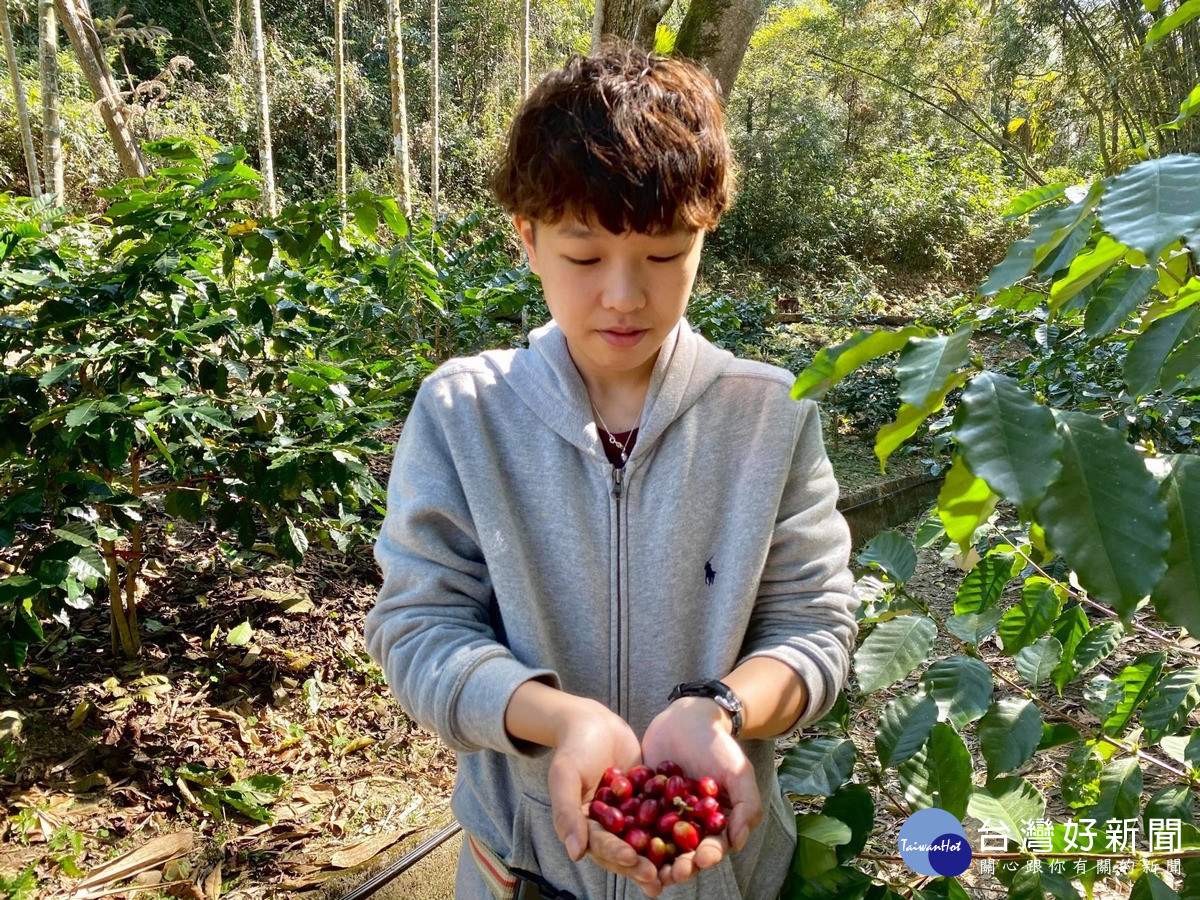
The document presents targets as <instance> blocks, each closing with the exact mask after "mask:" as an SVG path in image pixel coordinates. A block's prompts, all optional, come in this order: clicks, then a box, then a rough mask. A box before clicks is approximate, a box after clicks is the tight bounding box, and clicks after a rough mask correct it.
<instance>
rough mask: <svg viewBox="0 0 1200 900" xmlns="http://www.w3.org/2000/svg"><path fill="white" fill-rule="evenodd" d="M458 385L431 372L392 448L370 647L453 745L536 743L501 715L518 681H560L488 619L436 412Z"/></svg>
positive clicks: (474, 549) (482, 567) (406, 699)
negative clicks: (528, 660) (503, 639)
mask: <svg viewBox="0 0 1200 900" xmlns="http://www.w3.org/2000/svg"><path fill="white" fill-rule="evenodd" d="M451 391H452V384H451V380H450V379H445V378H442V379H437V378H435V377H434V376H431V377H429V378H427V379H426V381H425V383H424V384H422V386H421V389H420V391H418V393H417V398H416V401H415V402H414V404H413V408H412V411H411V413H409V416H408V419H407V420H406V422H405V425H404V431H403V433H402V434H401V437H400V441H399V443H398V444H397V446H396V454H395V457H394V460H393V463H392V472H391V476H390V478H389V481H388V501H387V514H386V516H385V517H384V520H383V526H382V528H381V530H380V534H379V540H378V541H377V542H376V544H375V559H376V561H377V562H378V563H379V567H380V569H381V570H382V572H383V586H382V587H381V588H380V591H379V597H378V599H377V601H376V604H375V607H374V609H372V610H371V612H370V613H369V614H368V615H367V618H366V623H365V626H364V631H365V636H366V643H367V651H368V652H369V653H370V655H371V658H372V659H374V660H375V661H376V662H377V663H378V664H379V665H380V666H382V668H383V671H384V674H385V676H386V678H387V682H388V685H389V686H390V687H391V689H392V693H393V694H395V696H396V698H397V700H399V702H400V705H401V707H402V708H403V709H404V710H405V712H406V713H408V714H409V715H410V716H411V717H412V718H413V719H414V720H415V721H416V722H417V723H418V724H420V725H421V726H422V727H425V728H428V729H431V730H433V731H434V732H436V733H437V734H438V736H439V737H441V738H442V740H443V741H444V742H445V743H446V744H447V746H449V747H450V748H451V749H453V750H454V751H456V752H458V753H470V752H474V751H477V750H483V749H491V750H497V751H499V752H502V753H513V754H528V753H536V752H539V751H541V750H544V748H535V747H534V746H533V745H528V744H525V743H524V742H521V744H520V745H519V746H518V745H516V744H514V743H513V741H512V739H511V738H510V737H509V735H508V732H507V731H506V730H505V727H504V713H505V710H506V709H507V707H508V701H509V699H510V698H511V697H512V694H513V692H514V691H515V690H516V689H517V687H518V686H520V685H521V684H522V683H523V682H525V681H528V680H529V679H531V678H536V679H539V680H543V681H545V682H546V683H548V684H550V685H551V686H552V687H556V688H557V687H559V686H560V684H559V679H558V676H557V674H556V673H554V672H553V671H551V670H549V669H533V668H530V667H528V666H526V665H524V664H523V663H521V662H520V661H519V660H518V659H517V658H516V657H514V656H513V654H512V653H511V652H510V651H509V649H508V648H507V647H505V646H504V645H503V644H501V643H500V642H499V641H498V640H497V638H496V633H495V631H494V630H493V628H492V624H491V616H490V609H489V607H490V603H491V597H492V579H491V577H490V575H489V573H488V567H487V562H486V561H485V560H484V557H483V552H482V550H481V549H480V546H479V541H478V537H477V535H476V532H475V526H474V522H473V521H472V518H471V512H470V509H469V508H468V504H467V501H466V497H465V495H464V493H463V489H462V485H461V482H460V480H459V476H458V472H457V470H456V468H455V463H454V459H453V456H452V454H451V451H450V447H449V444H448V442H447V439H446V434H445V431H444V429H443V427H442V425H441V422H440V421H439V416H438V413H439V411H441V410H444V409H448V408H450V406H451V405H452V404H453V402H454V400H455V398H454V396H453V395H452V393H451ZM458 399H459V400H460V402H461V400H462V398H458ZM531 748H533V749H531Z"/></svg>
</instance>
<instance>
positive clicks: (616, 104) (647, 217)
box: [491, 44, 735, 234]
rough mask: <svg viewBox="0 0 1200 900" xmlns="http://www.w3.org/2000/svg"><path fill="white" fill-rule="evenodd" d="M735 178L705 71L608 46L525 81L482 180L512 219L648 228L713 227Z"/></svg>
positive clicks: (715, 94) (717, 97) (715, 91)
mask: <svg viewBox="0 0 1200 900" xmlns="http://www.w3.org/2000/svg"><path fill="white" fill-rule="evenodd" d="M734 181H735V175H734V161H733V152H732V150H731V148H730V146H729V138H728V136H727V135H726V134H725V115H724V111H723V109H722V99H721V94H720V88H719V87H718V85H717V83H716V81H715V80H714V79H713V78H712V77H711V76H710V75H709V74H708V73H707V72H705V71H704V70H703V69H702V68H700V67H699V66H698V65H696V64H695V63H693V62H691V61H689V60H685V59H681V58H666V57H662V56H656V55H654V54H653V53H649V52H647V51H645V50H641V49H637V48H633V47H627V46H620V45H616V44H608V45H605V46H604V47H602V48H601V50H600V51H599V52H598V53H596V54H593V55H590V56H583V55H580V54H573V55H572V56H571V57H570V58H569V59H568V60H567V62H566V64H565V65H564V66H563V67H562V68H561V69H557V70H555V71H553V72H551V73H550V74H548V75H547V76H546V77H545V78H543V79H542V81H541V82H540V83H539V84H538V85H537V87H536V88H534V90H533V91H532V92H531V93H530V95H529V97H528V98H526V100H525V103H524V104H523V105H522V107H521V109H520V111H519V112H518V113H517V115H516V118H515V119H514V120H513V123H512V126H511V127H510V129H509V133H508V143H507V146H506V147H505V151H504V156H503V158H502V159H501V161H500V164H499V166H498V167H497V168H496V170H495V171H494V172H493V173H492V176H491V188H492V192H493V193H494V194H495V196H496V199H497V200H498V201H499V202H500V205H501V206H503V207H504V208H505V209H506V210H507V211H508V212H509V213H510V214H516V215H519V216H521V217H523V218H527V219H533V220H535V221H544V222H547V223H550V224H553V223H555V222H558V221H561V220H562V218H563V217H564V216H566V215H574V216H575V217H577V218H579V219H581V220H582V221H583V222H584V223H585V224H586V225H588V226H589V227H591V226H592V225H593V222H594V221H595V220H596V219H598V220H599V222H600V224H601V225H603V226H604V227H605V228H607V229H608V230H609V231H611V232H612V233H614V234H620V233H622V232H624V231H627V230H633V231H639V232H643V233H646V234H654V233H660V232H665V231H672V230H675V229H680V228H682V229H688V230H695V229H700V228H703V229H705V230H709V231H711V230H712V229H714V228H716V226H717V223H718V222H719V221H720V219H721V214H722V213H723V212H724V211H725V209H726V208H727V207H728V206H729V204H730V203H731V202H732V200H733V191H734Z"/></svg>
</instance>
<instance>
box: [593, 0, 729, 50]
mask: <svg viewBox="0 0 1200 900" xmlns="http://www.w3.org/2000/svg"><path fill="white" fill-rule="evenodd" d="M693 5H694V0H693ZM670 8H671V0H606V2H605V3H604V8H603V10H602V11H601V13H600V16H601V17H602V18H601V22H600V37H601V38H604V37H607V36H608V35H613V36H615V37H618V38H622V39H624V40H626V41H631V42H632V43H633V44H634V45H636V46H638V47H641V48H643V49H645V50H653V49H654V32H655V30H656V29H657V28H658V23H659V22H661V21H662V17H663V16H664V15H666V13H667V10H668V9H670ZM747 40H749V39H748V38H747ZM594 43H595V33H594V32H593V44H594Z"/></svg>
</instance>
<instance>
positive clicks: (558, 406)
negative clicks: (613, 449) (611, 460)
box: [504, 319, 733, 460]
mask: <svg viewBox="0 0 1200 900" xmlns="http://www.w3.org/2000/svg"><path fill="white" fill-rule="evenodd" d="M732 359H733V354H732V353H730V352H729V351H728V350H721V349H720V348H718V347H715V346H713V345H712V344H711V343H709V342H708V341H707V340H705V338H704V337H703V336H702V335H699V334H697V333H696V332H694V331H693V330H692V327H691V326H690V325H689V324H688V321H687V319H680V320H679V322H678V323H677V324H676V326H675V328H674V329H673V330H672V331H671V333H670V334H668V335H667V338H666V340H664V341H663V345H662V347H661V348H660V350H659V354H658V358H657V359H656V360H655V362H654V371H653V372H652V373H651V375H650V387H649V389H648V390H647V392H646V408H645V411H644V412H643V414H642V424H641V427H640V429H639V430H638V439H637V442H636V443H635V444H634V447H633V451H632V452H631V453H630V459H631V460H636V459H637V458H638V457H640V456H642V455H644V454H645V453H648V452H650V450H651V449H652V448H653V446H654V445H655V444H656V443H657V441H658V438H659V437H660V436H661V435H662V433H663V432H664V431H666V430H667V428H668V427H669V426H670V425H671V423H672V422H674V421H675V419H677V418H678V417H679V416H681V415H683V413H685V412H686V411H687V410H688V409H689V408H690V407H691V406H692V404H694V403H695V402H696V401H697V400H698V399H699V398H700V395H701V394H703V393H704V391H705V390H707V389H708V387H709V386H710V385H711V384H712V383H713V382H714V381H716V380H717V378H719V377H720V376H721V374H722V373H723V372H724V371H725V369H726V368H727V367H728V365H729V363H730V361H731V360H732ZM504 377H505V379H506V380H507V381H508V383H509V384H510V386H511V387H512V388H513V390H514V391H516V393H517V395H518V396H519V397H520V398H521V399H522V400H523V401H525V403H526V404H527V405H528V406H529V408H530V409H532V410H533V412H534V413H535V414H536V415H537V416H538V418H540V419H541V420H542V421H543V422H545V423H546V425H548V426H549V427H550V428H551V429H553V430H554V431H555V432H556V433H557V434H559V435H560V436H561V437H563V438H564V439H565V440H567V441H569V442H570V443H572V444H574V445H575V446H576V447H578V448H579V449H580V450H582V451H584V452H585V453H588V454H589V455H591V456H594V457H596V458H597V459H600V460H607V457H606V456H605V455H604V447H603V445H602V444H601V443H600V434H599V430H598V429H597V428H596V424H595V422H594V421H593V418H592V411H591V404H590V402H589V401H588V394H587V388H586V387H585V386H584V383H583V378H582V377H581V376H580V374H579V370H578V369H577V368H575V361H574V360H573V359H571V354H570V351H569V350H568V349H567V340H566V337H565V336H564V335H563V333H562V329H560V328H559V327H558V324H557V323H556V322H554V321H553V320H551V321H550V322H548V323H547V324H545V325H543V326H542V327H541V328H537V329H535V330H534V331H532V332H530V335H529V349H528V350H522V351H519V352H518V353H517V354H516V358H515V359H514V360H513V364H512V367H511V368H510V369H509V370H508V372H507V373H505V375H504Z"/></svg>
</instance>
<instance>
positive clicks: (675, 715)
mask: <svg viewBox="0 0 1200 900" xmlns="http://www.w3.org/2000/svg"><path fill="white" fill-rule="evenodd" d="M642 758H643V761H644V762H645V764H646V765H647V766H650V767H651V768H653V767H655V766H657V765H658V764H659V763H660V762H662V761H663V760H668V759H669V760H673V761H675V762H677V763H679V765H680V766H682V767H683V770H684V772H685V773H687V774H688V775H689V776H691V777H694V778H699V777H701V776H703V775H711V776H712V777H713V778H715V779H716V780H717V781H718V782H719V783H720V784H721V785H723V786H724V788H725V790H726V792H727V793H728V794H729V802H730V811H729V814H728V816H727V825H726V828H725V831H724V832H723V833H721V834H719V835H709V836H707V837H705V838H704V839H703V840H702V841H701V842H700V844H699V846H697V847H696V849H695V850H694V851H692V852H691V853H684V854H682V855H680V856H678V857H677V858H676V859H675V862H674V863H673V864H672V865H669V866H663V867H662V869H661V870H660V871H659V880H660V881H661V882H662V884H664V885H670V884H678V883H679V882H681V881H687V880H688V879H690V878H693V877H694V876H695V875H696V874H697V873H698V872H699V870H700V869H708V868H711V867H712V866H715V865H717V863H719V862H720V861H721V859H722V858H723V857H724V856H725V854H726V853H728V852H729V851H730V849H733V850H740V849H741V848H742V847H743V846H745V843H746V840H747V839H748V838H749V837H750V832H751V830H752V829H753V828H754V827H755V826H757V825H758V823H759V821H760V820H761V819H762V798H761V796H760V795H759V792H758V782H757V780H756V779H755V776H754V767H753V766H751V765H750V761H749V760H748V759H747V758H746V754H745V753H744V752H743V751H742V748H741V746H740V745H739V744H738V742H737V741H735V740H734V739H733V738H732V737H731V736H730V733H729V719H728V715H727V714H726V713H725V711H724V710H722V709H721V708H720V707H719V706H717V704H716V703H714V702H713V701H712V700H709V699H708V698H705V697H684V698H682V699H680V700H676V701H675V702H674V703H672V704H671V705H669V706H668V707H667V708H666V709H664V710H663V711H662V712H661V713H659V714H658V715H657V716H656V717H655V718H654V721H652V722H651V723H650V727H649V728H647V729H646V734H645V736H644V737H643V738H642Z"/></svg>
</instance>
